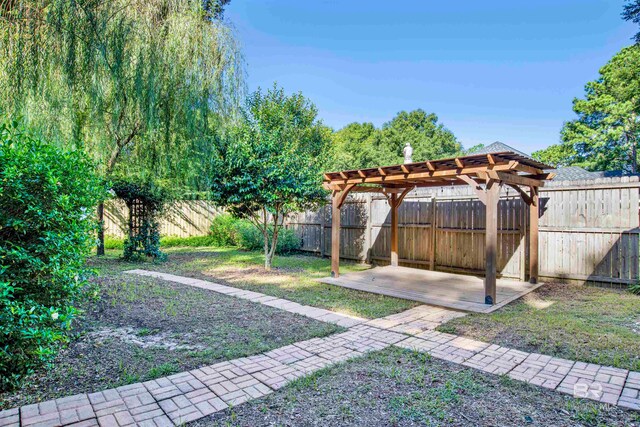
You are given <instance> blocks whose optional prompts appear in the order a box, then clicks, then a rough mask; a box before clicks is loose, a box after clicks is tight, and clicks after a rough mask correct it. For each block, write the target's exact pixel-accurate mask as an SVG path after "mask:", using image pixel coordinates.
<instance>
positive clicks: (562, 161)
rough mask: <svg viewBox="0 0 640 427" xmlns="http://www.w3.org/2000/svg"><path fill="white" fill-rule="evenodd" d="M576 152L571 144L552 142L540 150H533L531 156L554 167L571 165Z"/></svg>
mask: <svg viewBox="0 0 640 427" xmlns="http://www.w3.org/2000/svg"><path fill="white" fill-rule="evenodd" d="M577 154H578V153H576V150H575V149H574V147H573V145H571V144H554V145H551V146H549V147H547V148H544V149H542V150H538V151H534V152H533V153H532V154H531V157H533V158H534V159H536V160H538V161H540V162H542V163H544V164H546V165H549V166H553V167H554V168H561V167H563V166H571V165H573V162H574V161H575V160H576V156H577Z"/></svg>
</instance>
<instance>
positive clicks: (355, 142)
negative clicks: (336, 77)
mask: <svg viewBox="0 0 640 427" xmlns="http://www.w3.org/2000/svg"><path fill="white" fill-rule="evenodd" d="M332 140H333V141H332V161H331V166H330V169H331V170H345V169H358V168H366V167H376V166H381V165H393V164H398V163H402V161H403V159H404V156H403V154H402V150H403V148H404V146H405V144H406V143H407V142H409V143H411V146H412V147H413V156H412V159H413V160H414V161H423V160H433V159H440V158H444V157H451V156H455V155H457V154H461V152H462V146H461V145H460V143H459V142H458V141H457V139H456V137H455V136H454V135H453V133H452V132H451V131H449V130H448V129H446V128H445V127H444V125H442V124H441V123H440V124H439V123H438V116H436V115H435V114H433V113H432V114H427V113H426V112H425V111H423V110H420V109H418V110H414V111H410V112H406V111H401V112H400V113H398V114H397V115H396V116H395V117H394V118H393V119H392V120H391V121H390V122H387V123H385V124H384V125H383V126H382V128H381V129H376V128H375V127H374V126H373V124H371V123H362V124H361V123H351V124H349V125H347V126H345V127H344V128H342V129H341V130H339V131H337V132H335V133H334V134H333V137H332Z"/></svg>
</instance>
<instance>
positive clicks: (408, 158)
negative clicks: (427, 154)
mask: <svg viewBox="0 0 640 427" xmlns="http://www.w3.org/2000/svg"><path fill="white" fill-rule="evenodd" d="M402 154H404V163H405V164H407V163H413V162H412V161H411V155H412V154H413V148H412V147H411V144H409V143H408V142H407V143H406V144H405V146H404V149H403V150H402Z"/></svg>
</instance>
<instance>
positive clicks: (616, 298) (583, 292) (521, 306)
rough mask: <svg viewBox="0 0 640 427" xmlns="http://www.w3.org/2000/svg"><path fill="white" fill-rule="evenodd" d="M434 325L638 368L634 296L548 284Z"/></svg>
mask: <svg viewBox="0 0 640 427" xmlns="http://www.w3.org/2000/svg"><path fill="white" fill-rule="evenodd" d="M438 330H440V331H442V332H449V333H454V334H458V335H464V336H468V337H472V338H475V339H479V340H482V341H489V342H492V343H495V344H500V345H503V346H507V347H513V348H517V349H520V350H524V351H529V352H538V353H544V354H550V355H554V356H559V357H564V358H567V359H574V360H580V361H584V362H592V363H599V364H601V365H609V366H615V367H618V368H624V369H631V370H635V371H638V370H640V332H639V331H640V296H638V295H633V294H631V293H629V292H626V291H623V290H616V289H605V288H599V287H589V286H580V285H566V284H556V283H551V284H547V285H545V286H542V287H540V288H538V289H536V290H535V291H534V292H532V293H530V294H527V295H525V296H524V297H523V298H521V299H520V300H518V301H515V302H513V303H511V304H509V305H507V306H505V307H503V308H501V309H500V310H497V311H495V312H493V313H490V314H470V315H469V316H465V317H462V318H458V319H454V320H452V321H450V322H448V323H446V324H444V325H441V326H440V327H439V328H438Z"/></svg>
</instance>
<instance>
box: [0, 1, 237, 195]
mask: <svg viewBox="0 0 640 427" xmlns="http://www.w3.org/2000/svg"><path fill="white" fill-rule="evenodd" d="M0 1H1V0H0ZM226 3H228V0H227V1H216V0H208V1H203V0H184V1H173V0H103V1H95V0H77V1H68V0H12V1H6V2H2V4H3V7H2V8H0V14H1V18H2V19H0V40H1V41H0V88H1V89H2V92H3V96H2V98H0V111H5V112H6V113H8V114H10V115H11V116H14V117H15V116H22V117H24V118H25V119H26V121H27V123H28V125H29V126H30V127H31V128H33V129H36V130H38V131H39V132H41V133H42V134H44V135H46V137H47V138H48V139H49V140H52V141H58V143H60V144H63V145H66V146H71V147H74V146H75V147H82V148H83V149H84V150H85V151H86V152H87V153H89V154H90V155H91V156H92V157H93V158H94V159H95V160H96V161H97V162H98V165H99V168H100V170H101V172H102V173H103V174H106V175H110V174H112V173H113V172H121V173H122V174H124V175H126V174H127V173H128V172H130V171H136V172H138V171H140V169H144V170H145V171H147V173H148V174H149V175H153V176H159V175H160V176H162V177H170V178H173V179H174V180H175V181H176V182H179V183H183V184H191V185H197V183H198V181H199V180H198V178H199V177H200V176H201V175H202V169H201V167H200V162H198V160H199V159H202V158H206V154H207V152H208V151H207V150H209V147H210V146H211V140H210V137H209V136H208V135H210V132H208V129H209V128H210V127H211V126H215V125H216V124H217V117H220V116H226V115H229V114H231V112H232V110H233V108H234V106H235V105H236V104H237V102H238V99H239V97H240V96H241V95H242V90H241V89H242V74H243V73H242V67H241V64H242V62H241V57H240V54H239V51H238V47H237V44H236V41H235V39H234V37H233V34H232V32H231V31H230V30H229V28H228V27H227V26H225V25H224V23H222V22H221V21H220V20H217V19H216V18H218V17H220V16H221V14H222V11H223V7H224V5H225V4H226Z"/></svg>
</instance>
